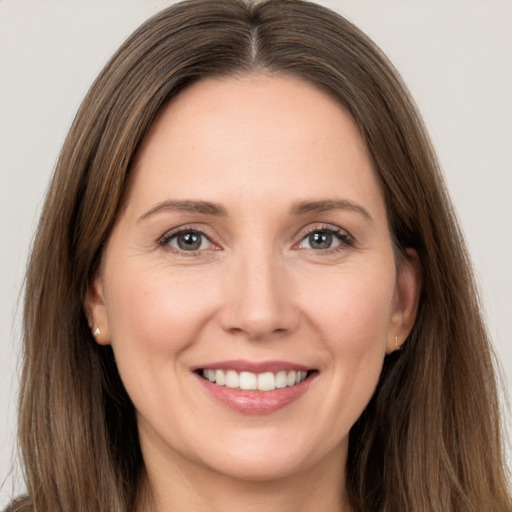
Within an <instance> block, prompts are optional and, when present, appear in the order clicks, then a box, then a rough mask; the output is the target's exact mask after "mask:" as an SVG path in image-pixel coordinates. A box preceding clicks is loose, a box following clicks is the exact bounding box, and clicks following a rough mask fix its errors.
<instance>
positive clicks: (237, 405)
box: [193, 361, 319, 415]
mask: <svg viewBox="0 0 512 512" xmlns="http://www.w3.org/2000/svg"><path fill="white" fill-rule="evenodd" d="M193 372H194V373H195V374H196V375H197V378H198V380H199V382H200V383H201V384H202V385H203V388H204V389H205V391H207V394H208V395H209V396H211V397H212V398H214V399H215V401H216V402H219V403H221V404H222V405H224V406H227V407H228V408H230V409H232V410H234V411H236V412H238V413H242V414H248V415H261V414H263V415H265V414H271V413H273V412H276V411H278V410H280V409H282V408H284V407H286V406H287V405H289V404H291V403H292V402H295V401H297V400H298V399H299V398H300V397H302V396H303V395H304V394H305V393H306V392H307V390H308V389H309V387H310V385H311V384H312V382H313V381H314V380H316V377H317V376H318V374H319V372H318V370H317V369H312V368H308V367H306V366H303V365H296V364H291V363H286V362H264V363H254V362H248V361H225V362H223V363H214V364H212V365H208V366H202V367H196V368H194V369H193Z"/></svg>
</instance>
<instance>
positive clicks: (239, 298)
mask: <svg viewBox="0 0 512 512" xmlns="http://www.w3.org/2000/svg"><path fill="white" fill-rule="evenodd" d="M225 297H226V300H225V302H224V305H223V309H222V312H221V324H222V327H223V328H224V330H226V331H228V332H230V333H232V334H239V335H242V336H245V337H246V338H248V339H251V340H264V339H268V338H270V337H274V336H276V335H284V334H286V333H290V332H293V331H294V330H295V329H296V328H297V325H298V324H299V317H300V315H299V310H298V308H297V306H296V304H295V303H294V299H295V297H294V287H293V280H292V279H291V277H290V275H289V272H287V269H286V263H285V262H282V261H279V260H278V258H276V257H273V255H272V254H266V255H265V254H251V255H249V256H243V255H240V257H239V258H238V259H237V261H236V263H235V264H234V265H233V266H232V267H231V268H230V271H229V277H228V279H227V283H226V288H225Z"/></svg>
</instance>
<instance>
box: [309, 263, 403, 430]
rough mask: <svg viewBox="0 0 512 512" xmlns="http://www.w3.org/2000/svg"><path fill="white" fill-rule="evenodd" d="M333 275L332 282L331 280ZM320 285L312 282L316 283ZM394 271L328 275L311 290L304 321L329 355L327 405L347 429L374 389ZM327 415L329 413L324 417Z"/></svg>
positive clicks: (384, 336) (380, 365)
mask: <svg viewBox="0 0 512 512" xmlns="http://www.w3.org/2000/svg"><path fill="white" fill-rule="evenodd" d="M335 277H336V278H335ZM318 284H319V281H318V280H317V281H316V285H318ZM394 289H395V288H394V273H393V267H391V271H390V272H389V273H388V272H372V271H370V270H369V271H367V272H351V273H347V274H343V275H337V276H333V278H332V279H331V280H330V285H329V286H328V287H325V288H324V290H323V291H320V290H319V287H318V286H314V287H311V288H310V290H309V293H308V296H309V308H308V311H309V319H310V322H311V324H313V325H314V328H315V332H316V333H317V334H318V336H319V340H320V342H321V343H322V345H323V349H324V350H325V351H326V352H327V353H328V354H329V359H330V361H331V364H330V365H329V366H328V368H327V370H326V371H327V372H329V373H330V375H329V376H330V378H331V379H332V383H333V384H332V386H333V388H332V389H334V390H336V391H335V392H333V393H332V395H330V397H329V399H327V400H328V402H326V404H325V405H326V410H327V409H329V410H330V411H332V413H333V414H335V415H336V414H337V413H338V411H340V410H343V411H345V413H346V415H340V416H339V417H338V418H336V419H333V421H335V422H337V423H342V425H340V429H342V430H346V429H348V428H350V426H351V425H352V424H353V423H354V422H355V421H356V420H357V418H358V417H359V416H360V414H361V413H362V411H363V410H364V408H365V407H366V405H367V403H368V402H369V400H370V398H371V396H372V394H373V392H374V390H375V387H376V385H377V382H378V379H379V376H380V373H381V370H382V364H383V361H384V357H385V351H386V341H387V336H388V331H389V322H390V318H391V312H392V307H393V299H394ZM326 414H329V413H326Z"/></svg>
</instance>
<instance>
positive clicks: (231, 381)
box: [226, 370, 240, 388]
mask: <svg viewBox="0 0 512 512" xmlns="http://www.w3.org/2000/svg"><path fill="white" fill-rule="evenodd" d="M239 380H240V379H239V378H238V373H236V372H235V370H228V371H227V372H226V386H227V387H228V388H237V387H238V383H239Z"/></svg>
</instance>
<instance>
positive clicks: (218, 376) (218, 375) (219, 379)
mask: <svg viewBox="0 0 512 512" xmlns="http://www.w3.org/2000/svg"><path fill="white" fill-rule="evenodd" d="M215 382H216V383H217V384H218V385H219V386H224V385H225V384H226V376H225V375H224V372H223V371H222V370H215Z"/></svg>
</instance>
